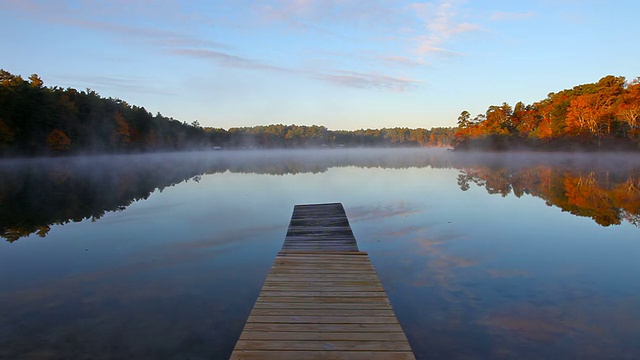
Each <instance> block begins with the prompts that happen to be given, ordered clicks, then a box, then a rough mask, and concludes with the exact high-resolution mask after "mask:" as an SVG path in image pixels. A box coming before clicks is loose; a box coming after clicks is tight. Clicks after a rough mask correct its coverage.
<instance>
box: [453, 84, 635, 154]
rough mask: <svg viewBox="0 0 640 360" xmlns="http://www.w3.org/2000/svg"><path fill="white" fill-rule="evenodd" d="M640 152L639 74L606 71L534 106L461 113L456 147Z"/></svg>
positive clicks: (499, 106)
mask: <svg viewBox="0 0 640 360" xmlns="http://www.w3.org/2000/svg"><path fill="white" fill-rule="evenodd" d="M512 147H516V148H517V147H522V148H541V149H561V150H570V149H618V150H640V78H636V79H634V80H632V81H631V82H627V81H626V79H625V77H623V76H613V75H608V76H605V77H603V78H602V79H600V80H599V81H598V82H597V83H590V84H583V85H578V86H575V87H573V88H572V89H565V90H562V91H560V92H558V93H554V92H552V93H549V94H548V95H547V97H546V98H545V99H543V100H540V101H538V102H535V103H533V104H530V105H525V104H524V103H522V102H518V103H517V104H516V105H515V106H514V107H511V105H509V104H508V103H506V102H505V103H502V105H492V106H489V108H488V109H487V111H486V113H484V114H478V115H477V116H476V117H474V118H471V114H470V113H469V112H468V111H466V110H465V111H463V112H462V113H461V114H460V116H459V117H458V128H457V130H456V132H455V140H454V148H455V149H462V150H465V149H474V148H480V149H492V150H504V149H509V148H512Z"/></svg>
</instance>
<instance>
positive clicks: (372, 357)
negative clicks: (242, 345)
mask: <svg viewBox="0 0 640 360" xmlns="http://www.w3.org/2000/svg"><path fill="white" fill-rule="evenodd" d="M255 359H260V360H289V359H296V360H299V359H315V360H342V359H344V360H347V359H348V360H413V359H415V357H414V356H413V353H412V352H410V351H386V352H382V351H286V350H281V351H248V350H245V351H238V352H234V353H233V354H232V355H231V360H255Z"/></svg>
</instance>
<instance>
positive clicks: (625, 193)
mask: <svg viewBox="0 0 640 360" xmlns="http://www.w3.org/2000/svg"><path fill="white" fill-rule="evenodd" d="M470 184H476V185H477V186H480V187H484V188H485V189H486V190H487V192H488V193H490V194H500V195H502V196H507V195H509V194H510V193H512V192H513V194H514V195H515V196H517V197H520V196H522V195H523V194H528V195H532V196H535V197H539V198H541V199H544V200H545V201H546V203H547V205H549V206H557V207H559V208H560V209H562V210H563V211H567V212H570V213H571V214H573V215H577V216H584V217H589V218H592V219H593V220H594V221H595V222H596V223H598V224H600V225H602V226H609V225H619V224H621V223H622V222H623V221H628V222H629V223H631V224H633V225H635V226H638V225H639V224H640V221H639V220H640V216H639V214H640V180H639V177H638V175H637V174H627V175H626V177H622V178H621V177H620V176H619V174H615V175H614V174H613V173H611V172H610V171H603V172H597V171H595V170H592V171H580V170H567V169H563V168H560V167H552V166H543V165H537V166H533V167H524V168H513V169H509V168H500V169H495V168H491V167H486V166H485V167H482V166H481V167H476V168H465V169H461V170H460V174H459V175H458V185H459V186H460V189H461V190H463V191H466V190H468V189H469V188H470Z"/></svg>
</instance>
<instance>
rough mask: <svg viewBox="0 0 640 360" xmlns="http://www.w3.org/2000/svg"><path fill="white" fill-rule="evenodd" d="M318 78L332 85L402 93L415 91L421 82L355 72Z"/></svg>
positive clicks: (338, 73)
mask: <svg viewBox="0 0 640 360" xmlns="http://www.w3.org/2000/svg"><path fill="white" fill-rule="evenodd" d="M318 78H320V79H322V80H325V81H328V82H330V83H333V84H337V85H342V86H348V87H354V88H361V89H364V88H370V89H379V90H392V91H398V92H404V91H408V90H413V89H415V88H416V87H417V86H418V85H419V84H420V83H421V81H419V80H414V79H406V78H396V77H392V76H387V75H382V74H377V73H359V72H355V71H340V72H337V73H334V74H319V75H318Z"/></svg>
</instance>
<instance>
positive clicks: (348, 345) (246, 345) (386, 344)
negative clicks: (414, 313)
mask: <svg viewBox="0 0 640 360" xmlns="http://www.w3.org/2000/svg"><path fill="white" fill-rule="evenodd" d="M236 347H237V348H238V349H239V350H281V349H287V350H331V351H335V350H338V351H339V350H349V351H362V350H369V351H372V350H373V351H389V350H400V351H410V350H411V347H410V346H409V343H408V342H406V341H396V340H388V341H368V340H355V341H354V340H326V341H316V340H308V341H299V340H238V343H237V344H236Z"/></svg>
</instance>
